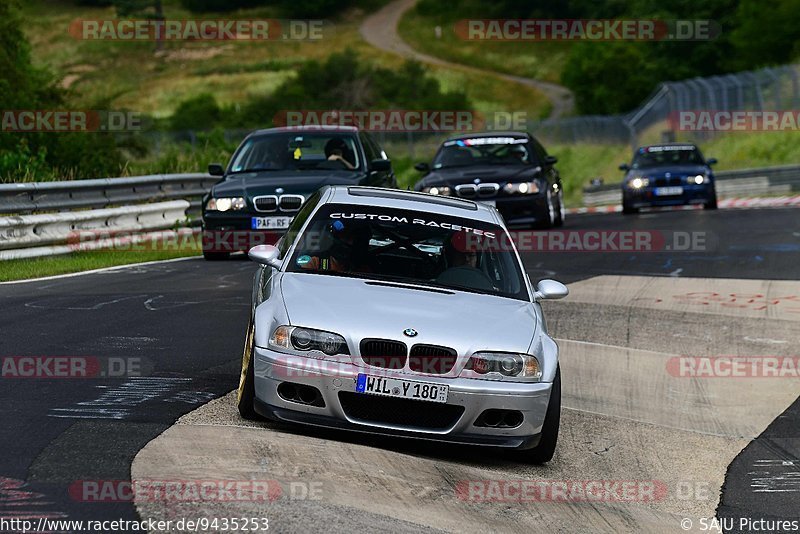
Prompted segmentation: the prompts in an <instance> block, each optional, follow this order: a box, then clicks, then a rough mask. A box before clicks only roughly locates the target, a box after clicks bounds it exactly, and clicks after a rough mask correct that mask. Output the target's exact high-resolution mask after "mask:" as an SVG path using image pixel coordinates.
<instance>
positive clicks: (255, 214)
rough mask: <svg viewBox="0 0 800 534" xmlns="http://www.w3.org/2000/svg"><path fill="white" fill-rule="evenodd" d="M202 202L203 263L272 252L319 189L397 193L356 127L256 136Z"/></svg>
mask: <svg viewBox="0 0 800 534" xmlns="http://www.w3.org/2000/svg"><path fill="white" fill-rule="evenodd" d="M208 170H209V173H210V174H212V175H214V176H220V177H221V180H220V181H219V182H218V183H217V184H216V185H214V187H213V188H212V189H211V191H210V192H209V193H208V194H207V195H206V196H205V198H204V199H203V256H204V257H205V258H206V259H207V260H220V259H225V258H227V257H228V256H229V255H230V253H231V252H239V251H245V250H249V249H250V247H252V246H255V245H260V244H274V243H275V242H277V241H278V239H280V237H281V236H282V235H283V234H284V233H285V232H286V229H287V228H288V227H289V223H291V221H292V219H293V218H294V216H295V214H297V212H298V211H300V208H301V207H302V206H303V204H304V203H305V201H306V200H307V199H308V198H309V197H310V196H311V195H312V194H314V192H316V191H317V190H318V189H319V188H320V187H322V186H324V185H368V186H376V187H394V188H396V187H397V180H396V178H395V175H394V172H393V171H392V165H391V162H390V161H389V158H388V157H387V156H386V153H385V152H384V151H383V149H382V148H381V147H380V146H379V145H378V143H377V142H376V141H375V140H374V139H373V138H372V137H371V136H370V135H369V134H368V133H366V132H363V131H359V130H358V129H357V128H355V127H348V126H337V127H326V126H307V127H286V128H273V129H269V130H259V131H256V132H253V133H251V134H250V135H249V136H247V138H245V140H244V141H242V143H241V145H239V148H237V149H236V152H234V154H233V157H231V161H230V163H229V164H228V167H227V169H225V168H223V166H222V165H220V164H211V165H209V167H208Z"/></svg>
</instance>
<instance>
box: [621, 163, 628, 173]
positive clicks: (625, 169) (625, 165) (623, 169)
mask: <svg viewBox="0 0 800 534" xmlns="http://www.w3.org/2000/svg"><path fill="white" fill-rule="evenodd" d="M619 170H621V171H629V170H631V168H630V167H629V166H628V164H627V163H620V164H619Z"/></svg>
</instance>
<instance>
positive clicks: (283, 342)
mask: <svg viewBox="0 0 800 534" xmlns="http://www.w3.org/2000/svg"><path fill="white" fill-rule="evenodd" d="M269 343H270V345H272V346H274V347H278V348H282V349H293V350H297V351H302V352H311V351H319V352H322V353H323V354H327V355H328V356H335V355H337V354H350V350H349V349H348V348H347V341H345V339H344V338H343V337H342V336H340V335H339V334H335V333H333V332H326V331H324V330H314V329H312V328H303V327H299V326H286V325H283V326H279V327H278V328H276V329H275V331H274V332H273V333H272V336H270V338H269Z"/></svg>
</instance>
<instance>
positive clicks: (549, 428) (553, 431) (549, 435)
mask: <svg viewBox="0 0 800 534" xmlns="http://www.w3.org/2000/svg"><path fill="white" fill-rule="evenodd" d="M560 424H561V368H560V367H556V377H555V379H554V380H553V388H552V389H551V390H550V401H549V402H548V403H547V413H545V416H544V424H543V425H542V437H541V440H540V441H539V444H538V445H537V446H536V447H534V448H533V449H530V450H527V451H522V454H523V458H524V460H525V461H526V462H528V463H532V464H544V463H547V462H549V461H550V460H552V459H553V455H555V453H556V445H557V444H558V428H559V426H560Z"/></svg>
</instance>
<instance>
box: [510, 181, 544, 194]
mask: <svg viewBox="0 0 800 534" xmlns="http://www.w3.org/2000/svg"><path fill="white" fill-rule="evenodd" d="M541 190H542V187H541V186H540V185H539V182H538V181H536V180H533V181H531V182H520V183H507V184H506V185H505V186H504V187H503V191H505V192H506V193H508V194H510V195H517V194H519V195H535V194H536V193H538V192H539V191H541Z"/></svg>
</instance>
